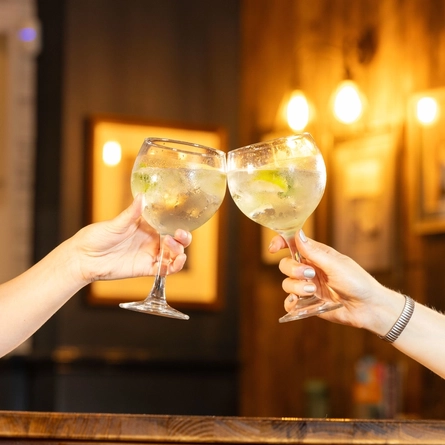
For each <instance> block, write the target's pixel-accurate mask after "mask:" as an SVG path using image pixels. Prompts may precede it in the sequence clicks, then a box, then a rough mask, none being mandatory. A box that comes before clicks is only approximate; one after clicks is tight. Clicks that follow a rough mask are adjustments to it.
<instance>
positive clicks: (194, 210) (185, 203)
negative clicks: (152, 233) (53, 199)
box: [119, 138, 226, 320]
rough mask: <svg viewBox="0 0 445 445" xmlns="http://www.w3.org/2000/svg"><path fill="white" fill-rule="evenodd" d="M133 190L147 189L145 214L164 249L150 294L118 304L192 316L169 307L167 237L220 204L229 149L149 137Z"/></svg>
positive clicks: (187, 227)
mask: <svg viewBox="0 0 445 445" xmlns="http://www.w3.org/2000/svg"><path fill="white" fill-rule="evenodd" d="M131 191H132V194H133V196H136V195H137V194H139V193H142V194H143V206H144V208H143V213H142V215H143V217H144V219H145V220H146V221H147V222H148V224H150V225H151V226H152V227H153V228H155V229H156V230H157V231H158V233H159V236H160V244H161V252H160V254H159V258H158V262H159V263H158V264H159V266H158V270H157V274H156V277H155V281H154V284H153V287H152V289H151V292H150V294H149V295H148V297H147V298H146V299H145V300H143V301H135V302H131V303H121V304H120V305H119V306H120V307H121V308H124V309H129V310H133V311H138V312H145V313H150V314H155V315H161V316H164V317H170V318H178V319H183V320H188V319H189V316H188V315H186V314H183V313H182V312H179V311H178V310H176V309H174V308H172V307H170V306H169V305H168V304H167V301H166V296H165V272H164V271H163V270H162V264H163V255H164V252H163V249H162V246H163V238H164V236H165V235H173V234H174V232H175V230H176V229H184V230H188V231H192V230H195V229H197V228H198V227H200V226H202V225H203V224H204V223H205V222H207V221H208V220H209V219H210V218H211V217H212V216H213V215H214V214H215V212H216V211H217V210H218V209H219V207H220V206H221V203H222V201H223V198H224V195H225V192H226V155H225V153H224V152H222V151H220V150H215V149H213V148H209V147H205V146H202V145H199V144H194V143H191V142H184V141H176V140H172V139H165V138H147V139H145V140H144V143H143V144H142V147H141V148H140V150H139V153H138V155H137V158H136V160H135V163H134V166H133V171H132V175H131ZM164 261H165V259H164Z"/></svg>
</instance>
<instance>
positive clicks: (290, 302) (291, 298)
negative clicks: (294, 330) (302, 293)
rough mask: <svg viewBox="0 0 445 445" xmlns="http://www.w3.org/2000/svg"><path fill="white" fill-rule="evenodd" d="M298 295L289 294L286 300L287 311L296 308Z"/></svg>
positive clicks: (285, 307)
mask: <svg viewBox="0 0 445 445" xmlns="http://www.w3.org/2000/svg"><path fill="white" fill-rule="evenodd" d="M297 301H298V297H296V296H295V295H293V294H290V295H288V297H287V298H286V299H285V300H284V309H285V310H286V312H290V311H292V310H293V309H294V307H295V305H296V304H297Z"/></svg>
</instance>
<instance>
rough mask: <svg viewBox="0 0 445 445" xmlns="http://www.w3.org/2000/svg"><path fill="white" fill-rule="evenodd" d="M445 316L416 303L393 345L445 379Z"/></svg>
mask: <svg viewBox="0 0 445 445" xmlns="http://www.w3.org/2000/svg"><path fill="white" fill-rule="evenodd" d="M444 339H445V316H444V315H443V314H441V313H439V312H437V311H435V310H433V309H430V308H428V307H426V306H423V305H422V304H418V303H416V305H415V308H414V313H413V315H412V317H411V320H410V321H409V323H408V324H407V326H406V328H405V329H404V330H403V332H402V333H401V334H400V336H399V338H398V339H397V340H396V341H395V342H394V343H393V345H394V346H395V347H396V348H397V349H398V350H400V351H401V352H403V353H404V354H406V355H408V356H410V357H411V358H413V359H414V360H417V361H418V362H419V363H421V364H422V365H424V366H425V367H427V368H428V369H430V370H431V371H433V372H435V373H436V374H438V375H439V376H441V377H442V378H445V342H444Z"/></svg>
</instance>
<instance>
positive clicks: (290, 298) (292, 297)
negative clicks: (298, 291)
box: [287, 294, 295, 303]
mask: <svg viewBox="0 0 445 445" xmlns="http://www.w3.org/2000/svg"><path fill="white" fill-rule="evenodd" d="M287 301H288V302H289V303H293V302H294V301H295V295H292V294H290V295H289V297H288V298H287Z"/></svg>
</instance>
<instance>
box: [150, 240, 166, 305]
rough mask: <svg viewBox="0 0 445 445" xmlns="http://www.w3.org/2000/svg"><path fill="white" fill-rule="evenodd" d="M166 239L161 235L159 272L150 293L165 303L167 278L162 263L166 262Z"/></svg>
mask: <svg viewBox="0 0 445 445" xmlns="http://www.w3.org/2000/svg"><path fill="white" fill-rule="evenodd" d="M164 237H165V235H159V247H160V249H161V250H160V251H159V255H158V270H157V271H156V277H155V281H154V283H153V287H152V289H151V291H150V296H151V297H152V298H156V299H158V300H162V301H164V302H165V276H166V271H165V272H164V271H163V270H162V263H163V261H164V256H165V252H164Z"/></svg>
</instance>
